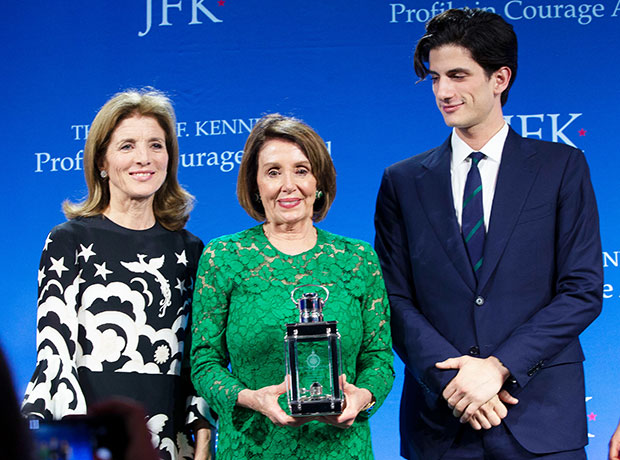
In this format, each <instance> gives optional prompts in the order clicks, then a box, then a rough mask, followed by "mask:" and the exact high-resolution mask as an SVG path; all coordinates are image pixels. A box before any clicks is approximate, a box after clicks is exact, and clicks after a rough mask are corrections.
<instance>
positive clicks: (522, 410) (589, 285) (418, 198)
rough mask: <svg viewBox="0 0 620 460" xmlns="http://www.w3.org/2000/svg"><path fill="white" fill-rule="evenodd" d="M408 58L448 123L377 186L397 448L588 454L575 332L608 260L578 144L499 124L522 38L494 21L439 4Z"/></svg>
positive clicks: (593, 304) (503, 459) (405, 451)
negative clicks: (439, 139) (399, 381)
mask: <svg viewBox="0 0 620 460" xmlns="http://www.w3.org/2000/svg"><path fill="white" fill-rule="evenodd" d="M414 60H415V70H416V73H417V75H418V76H419V77H420V78H425V77H427V76H430V77H431V79H432V85H433V93H434V94H435V99H436V103H437V107H438V108H439V111H440V112H441V114H442V115H443V117H444V120H445V122H446V124H447V125H448V126H450V127H452V128H453V129H452V133H451V135H450V137H449V138H448V139H447V140H446V141H445V142H444V143H443V144H442V145H440V146H439V147H437V148H434V149H432V150H429V151H427V152H424V153H422V154H420V155H417V156H414V157H411V158H408V159H406V160H403V161H401V162H399V163H396V164H395V165H392V166H390V167H389V168H387V169H386V170H385V172H384V176H383V180H382V183H381V188H380V190H379V195H378V197H377V210H376V215H375V225H376V250H377V253H378V254H379V258H380V260H381V264H382V268H383V274H384V277H385V282H386V286H387V290H388V293H389V297H390V304H391V307H392V334H393V340H394V347H395V349H396V351H397V352H398V354H399V355H400V357H401V358H402V360H403V362H404V363H405V383H404V387H403V394H402V400H401V415H400V419H401V454H402V455H403V456H404V457H405V458H408V459H424V460H434V459H449V460H453V459H497V460H509V459H539V458H543V459H549V460H551V459H558V460H559V459H563V460H564V459H565V460H569V459H585V458H586V456H585V450H584V446H585V445H586V444H587V428H586V412H585V391H584V376H583V366H582V361H583V359H584V356H583V352H582V349H581V345H580V343H579V334H580V333H581V332H582V331H583V330H584V329H585V328H586V327H587V326H588V325H589V324H590V323H591V322H592V321H593V320H594V319H595V318H596V317H597V315H598V314H599V313H600V310H601V302H602V287H603V269H602V260H601V243H600V234H599V226H598V213H597V208H596V201H595V197H594V192H593V190H592V185H591V182H590V177H589V171H588V166H587V164H586V161H585V158H584V155H583V153H582V152H581V151H579V150H577V149H575V148H572V147H569V146H567V145H564V144H557V143H551V142H543V141H540V140H532V139H525V138H522V137H520V136H519V135H518V134H517V133H515V132H514V131H513V130H512V129H511V128H510V127H509V126H508V125H507V124H506V123H505V121H504V118H503V113H502V107H503V105H504V103H505V102H506V100H507V97H508V91H509V89H510V86H511V85H512V82H513V81H514V78H515V75H516V71H517V39H516V35H515V33H514V31H513V29H512V26H510V25H509V24H507V23H506V22H505V21H504V20H503V19H502V18H501V17H500V16H498V15H496V14H494V13H490V12H486V11H482V10H468V9H466V10H456V9H455V10H448V11H446V12H444V13H441V14H440V15H438V16H436V17H435V18H433V19H432V20H431V21H430V22H429V23H428V24H427V27H426V34H425V35H424V36H423V37H422V38H421V39H420V41H419V42H418V45H417V48H416V51H415V58H414Z"/></svg>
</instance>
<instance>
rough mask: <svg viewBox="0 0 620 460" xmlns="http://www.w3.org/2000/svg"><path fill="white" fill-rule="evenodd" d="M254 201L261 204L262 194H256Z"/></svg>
mask: <svg viewBox="0 0 620 460" xmlns="http://www.w3.org/2000/svg"><path fill="white" fill-rule="evenodd" d="M254 201H256V202H257V203H260V202H261V201H262V200H261V199H260V193H255V194H254Z"/></svg>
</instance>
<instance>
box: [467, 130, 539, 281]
mask: <svg viewBox="0 0 620 460" xmlns="http://www.w3.org/2000/svg"><path fill="white" fill-rule="evenodd" d="M535 154H536V152H535V150H534V149H533V148H529V149H528V148H526V147H525V146H524V145H523V142H522V138H521V136H519V135H518V134H517V133H515V132H514V131H513V130H512V129H510V131H509V133H508V137H507V138H506V143H505V144H504V150H503V152H502V162H501V165H500V167H499V172H498V176H497V183H496V186H495V195H494V197H493V207H492V209H491V219H490V226H489V229H488V232H487V236H486V240H485V243H484V262H483V264H482V267H481V269H480V280H479V284H478V287H479V289H478V290H479V291H481V290H483V289H484V287H485V285H486V284H487V283H488V281H489V279H490V277H491V275H492V274H493V272H494V271H495V268H496V267H497V264H498V262H499V260H500V258H501V256H502V253H503V252H504V249H505V248H506V244H507V243H508V240H509V239H510V235H511V234H512V231H513V230H514V227H515V225H516V223H517V220H518V219H519V215H520V214H521V211H522V210H523V205H524V204H525V200H526V198H527V196H528V193H529V191H530V189H531V188H532V185H533V183H534V179H535V178H536V175H537V173H538V169H539V167H540V164H539V161H537V158H536V155H535Z"/></svg>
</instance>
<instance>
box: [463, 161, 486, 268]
mask: <svg viewBox="0 0 620 460" xmlns="http://www.w3.org/2000/svg"><path fill="white" fill-rule="evenodd" d="M469 157H470V158H471V166H470V168H469V173H467V181H466V182H465V192H464V193H463V214H462V224H461V232H462V234H463V240H464V241H465V246H466V247H467V254H468V255H469V260H470V262H471V266H472V267H473V269H474V273H475V275H476V279H478V273H479V271H480V267H482V254H483V251H484V237H485V230H484V208H483V207H482V180H481V179H480V171H479V170H478V163H479V162H480V160H482V159H483V158H484V154H483V153H482V152H473V153H471V154H470V155H469Z"/></svg>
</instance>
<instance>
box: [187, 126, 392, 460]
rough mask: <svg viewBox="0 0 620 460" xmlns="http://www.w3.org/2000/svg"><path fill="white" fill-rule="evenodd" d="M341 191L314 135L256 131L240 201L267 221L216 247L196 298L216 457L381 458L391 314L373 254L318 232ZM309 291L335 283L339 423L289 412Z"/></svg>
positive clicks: (203, 267) (196, 335)
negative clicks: (287, 340)
mask: <svg viewBox="0 0 620 460" xmlns="http://www.w3.org/2000/svg"><path fill="white" fill-rule="evenodd" d="M335 193H336V172H335V170H334V166H333V163H332V161H331V158H330V155H329V152H328V151H327V149H326V147H325V144H324V142H323V141H322V139H321V138H320V137H319V136H318V134H316V132H314V131H313V130H312V129H311V128H310V127H309V126H307V125H306V124H304V123H302V122H300V121H299V120H296V119H294V118H287V117H282V116H280V115H277V114H275V115H268V116H266V117H263V118H262V119H261V120H260V121H259V122H258V123H257V124H256V125H255V127H254V129H253V130H252V132H251V133H250V137H249V138H248V141H247V143H246V146H245V150H244V155H243V160H242V162H241V166H240V170H239V178H238V182H237V195H238V198H239V201H240V203H241V205H242V206H243V208H244V209H245V210H246V211H247V212H248V213H249V214H250V216H252V217H253V218H255V219H256V220H258V221H263V224H261V225H258V226H256V227H253V228H250V229H248V230H245V231H242V232H239V233H236V234H233V235H227V236H223V237H221V238H217V239H215V240H213V241H211V243H210V244H209V245H208V246H207V247H206V248H205V250H204V252H203V254H202V257H201V259H200V263H199V267H198V273H197V275H196V280H197V281H196V286H195V290H194V301H193V321H194V323H193V328H192V329H193V342H192V353H191V356H192V380H193V382H194V386H195V387H196V389H197V391H198V393H199V394H200V395H201V396H203V397H204V398H205V399H206V400H207V402H208V403H209V405H210V407H211V408H212V409H213V410H215V411H216V412H217V414H218V415H219V441H218V442H219V446H218V451H217V458H218V460H226V459H254V458H256V459H259V458H260V459H289V458H297V459H321V460H323V459H339V460H340V459H355V460H359V459H372V458H373V453H372V446H371V440H370V427H369V424H368V418H369V417H370V416H371V415H372V414H373V413H374V412H375V411H376V410H377V408H378V407H379V406H380V405H381V403H382V402H383V400H384V399H385V397H386V396H387V394H388V392H389V391H390V389H391V387H392V382H393V379H394V373H393V368H392V362H393V354H392V347H391V345H392V343H391V337H390V321H389V305H388V299H387V295H386V293H385V288H384V285H383V279H382V276H381V270H380V268H379V262H378V260H377V256H376V255H375V252H374V251H373V250H372V248H371V247H370V246H369V245H368V244H367V243H364V242H362V241H358V240H353V239H350V238H345V237H342V236H338V235H334V234H332V233H329V232H327V231H324V230H321V229H319V228H317V227H315V226H314V222H317V221H320V220H321V219H322V218H324V217H325V215H326V214H327V211H328V210H329V207H330V206H331V204H332V202H333V200H334V196H335ZM303 284H320V285H323V286H327V288H328V289H329V292H330V296H329V300H328V301H327V302H326V305H325V308H324V310H323V313H324V316H325V320H326V321H331V320H336V321H338V330H339V332H340V334H341V347H342V370H343V374H344V376H343V379H344V385H343V391H344V394H345V408H344V410H343V412H342V414H341V415H338V416H329V417H316V418H305V417H303V418H294V417H291V416H290V415H288V413H287V410H288V409H287V404H286V395H285V394H284V393H285V392H286V385H285V382H284V381H283V380H284V373H285V365H284V346H283V338H284V334H285V324H286V323H295V322H297V321H298V320H299V311H298V310H297V308H296V307H295V305H294V304H293V302H291V300H290V298H291V292H292V290H293V289H294V288H295V287H296V286H300V285H303Z"/></svg>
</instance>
